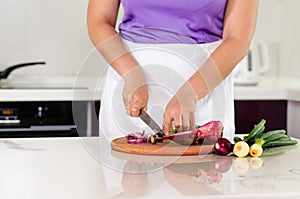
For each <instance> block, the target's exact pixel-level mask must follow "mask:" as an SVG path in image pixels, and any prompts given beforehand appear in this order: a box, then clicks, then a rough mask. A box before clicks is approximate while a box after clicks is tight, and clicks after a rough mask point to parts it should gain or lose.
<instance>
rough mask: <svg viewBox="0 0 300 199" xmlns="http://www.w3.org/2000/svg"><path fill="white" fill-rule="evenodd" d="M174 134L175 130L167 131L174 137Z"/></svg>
mask: <svg viewBox="0 0 300 199" xmlns="http://www.w3.org/2000/svg"><path fill="white" fill-rule="evenodd" d="M176 133H177V131H176V130H169V135H174V134H176Z"/></svg>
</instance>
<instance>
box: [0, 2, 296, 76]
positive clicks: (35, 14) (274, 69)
mask: <svg viewBox="0 0 300 199" xmlns="http://www.w3.org/2000/svg"><path fill="white" fill-rule="evenodd" d="M87 3H88V0H1V1H0V13H1V14H0V15H1V17H0V36H1V37H0V69H3V68H4V67H5V66H8V65H11V64H14V63H19V62H23V61H35V60H45V61H46V62H47V66H34V67H32V68H31V69H29V68H27V69H26V68H24V69H19V70H17V71H15V72H14V73H13V74H12V76H11V77H10V78H12V79H13V78H20V77H22V78H26V77H27V76H28V75H36V76H41V75H44V74H45V75H69V76H74V75H75V74H76V72H77V69H78V68H79V67H80V65H81V63H82V62H83V61H84V59H85V58H86V56H87V55H88V54H89V52H90V51H91V50H92V49H93V45H92V44H91V42H90V41H89V38H88V34H87V28H86V9H87ZM299 7H300V1H299V0H261V1H260V8H259V20H258V24H257V31H256V34H255V39H264V40H266V41H267V42H268V45H269V53H270V62H271V68H270V70H269V71H268V72H267V73H266V74H265V75H267V76H283V77H297V78H300V66H299V65H300V56H299V55H300V38H299V35H300V25H299V24H300V23H299V22H298V18H299V15H300V14H299V12H298V8H299Z"/></svg>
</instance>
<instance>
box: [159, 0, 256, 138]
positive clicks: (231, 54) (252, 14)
mask: <svg viewBox="0 0 300 199" xmlns="http://www.w3.org/2000/svg"><path fill="white" fill-rule="evenodd" d="M257 10H258V0H228V2H227V7H226V12H225V19H224V30H223V42H222V44H220V46H219V47H218V48H217V49H216V50H215V51H214V52H213V53H212V55H211V56H210V57H209V59H208V60H207V61H206V62H205V63H204V64H203V65H202V66H201V68H200V69H199V70H198V71H197V72H196V73H195V74H194V75H193V76H192V77H191V78H190V79H189V80H188V82H187V83H186V84H185V85H183V87H182V88H181V89H179V91H178V92H177V94H176V96H174V97H173V98H172V99H171V101H170V102H169V104H168V105H167V107H166V110H165V115H164V131H165V132H166V133H167V132H168V131H169V130H170V129H171V128H172V121H174V126H175V128H177V129H188V128H193V127H194V110H195V104H196V102H197V101H198V100H200V99H201V98H203V97H204V96H206V95H207V94H208V93H209V92H210V91H211V90H212V89H214V88H215V87H216V86H217V85H218V84H220V83H221V82H222V81H223V80H224V79H225V78H226V77H227V76H228V75H229V74H230V73H231V71H232V70H233V68H234V67H235V66H236V65H237V64H238V63H239V62H240V61H241V60H242V59H243V57H244V56H245V55H246V54H247V53H248V50H249V46H250V43H251V40H252V37H253V34H254V31H255V26H256V18H257Z"/></svg>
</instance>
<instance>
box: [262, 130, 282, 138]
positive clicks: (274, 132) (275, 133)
mask: <svg viewBox="0 0 300 199" xmlns="http://www.w3.org/2000/svg"><path fill="white" fill-rule="evenodd" d="M278 134H286V131H285V130H274V131H268V132H266V133H264V134H263V135H262V136H261V137H260V138H262V139H264V140H266V139H268V138H269V137H272V136H274V135H278Z"/></svg>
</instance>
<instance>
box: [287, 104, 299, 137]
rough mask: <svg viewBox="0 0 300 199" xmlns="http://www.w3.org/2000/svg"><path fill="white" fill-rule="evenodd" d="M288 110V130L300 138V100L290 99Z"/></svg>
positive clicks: (290, 133)
mask: <svg viewBox="0 0 300 199" xmlns="http://www.w3.org/2000/svg"><path fill="white" fill-rule="evenodd" d="M287 110H288V114H287V117H288V121H287V130H288V132H289V135H291V136H293V137H296V138H300V124H299V122H300V102H297V101H289V102H288V108H287Z"/></svg>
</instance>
